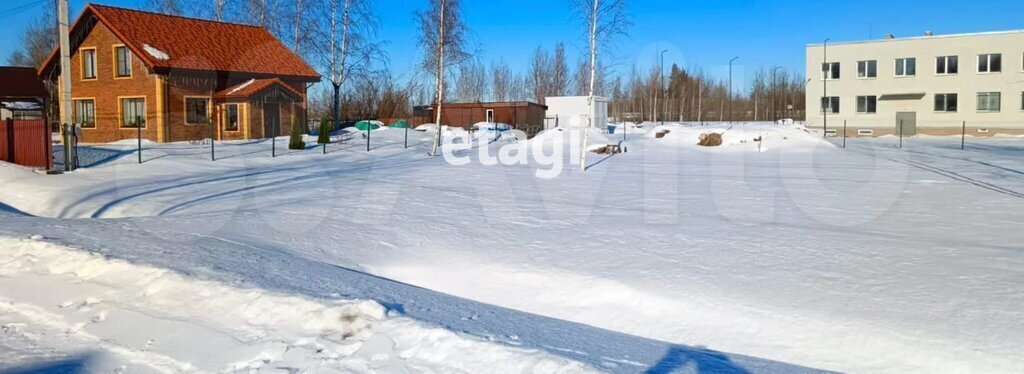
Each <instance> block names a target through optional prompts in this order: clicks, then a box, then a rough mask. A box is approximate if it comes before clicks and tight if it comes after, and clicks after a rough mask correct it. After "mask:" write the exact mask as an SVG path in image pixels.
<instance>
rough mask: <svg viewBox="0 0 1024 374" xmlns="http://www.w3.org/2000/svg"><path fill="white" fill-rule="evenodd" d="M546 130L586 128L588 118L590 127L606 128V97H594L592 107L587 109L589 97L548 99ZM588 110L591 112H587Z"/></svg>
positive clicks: (546, 99)
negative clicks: (591, 121)
mask: <svg viewBox="0 0 1024 374" xmlns="http://www.w3.org/2000/svg"><path fill="white" fill-rule="evenodd" d="M544 101H545V102H546V103H547V104H548V109H547V114H546V116H547V121H546V126H545V127H546V128H547V129H550V128H554V127H586V126H587V123H588V118H593V119H594V120H593V123H592V124H591V126H592V127H596V128H599V129H602V130H603V129H606V128H608V103H609V102H610V101H611V100H608V98H606V97H600V96H595V97H594V105H593V106H592V107H589V105H588V103H589V101H590V97H589V96H557V97H548V98H545V99H544ZM588 107H589V109H592V111H590V112H588Z"/></svg>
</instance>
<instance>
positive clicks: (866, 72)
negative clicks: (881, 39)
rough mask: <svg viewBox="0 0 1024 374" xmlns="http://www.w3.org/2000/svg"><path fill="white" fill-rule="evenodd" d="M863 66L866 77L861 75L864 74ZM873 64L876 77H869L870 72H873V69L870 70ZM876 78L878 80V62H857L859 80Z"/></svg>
mask: <svg viewBox="0 0 1024 374" xmlns="http://www.w3.org/2000/svg"><path fill="white" fill-rule="evenodd" d="M861 64H863V65H864V70H863V73H864V75H861V72H862V71H861V69H860V68H861ZM871 64H874V65H875V75H869V74H870V72H871V69H870V66H871ZM876 78H878V60H862V61H857V79H876Z"/></svg>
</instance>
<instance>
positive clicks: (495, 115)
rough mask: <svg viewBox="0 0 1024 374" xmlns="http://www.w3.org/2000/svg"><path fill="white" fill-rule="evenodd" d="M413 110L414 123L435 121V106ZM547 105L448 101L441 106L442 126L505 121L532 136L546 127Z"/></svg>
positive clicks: (415, 124)
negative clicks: (545, 114)
mask: <svg viewBox="0 0 1024 374" xmlns="http://www.w3.org/2000/svg"><path fill="white" fill-rule="evenodd" d="M414 109H415V110H414V111H413V114H414V118H413V125H414V126H418V125H421V124H424V123H434V121H435V120H436V119H435V118H436V117H435V116H436V113H435V112H434V108H433V107H425V106H417V107H416V108H414ZM547 109H548V107H547V106H544V105H541V104H537V103H533V102H529V101H514V102H494V103H445V104H444V105H442V106H441V122H442V124H443V125H447V126H454V127H462V128H465V129H469V128H470V127H472V126H473V125H475V124H477V123H480V122H488V123H504V124H508V125H512V127H513V128H514V129H516V130H520V131H523V132H525V133H526V135H527V136H528V137H533V136H534V135H536V134H537V133H538V132H540V131H541V130H544V113H545V112H546V111H547Z"/></svg>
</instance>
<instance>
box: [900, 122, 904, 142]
mask: <svg viewBox="0 0 1024 374" xmlns="http://www.w3.org/2000/svg"><path fill="white" fill-rule="evenodd" d="M900 148H903V120H900Z"/></svg>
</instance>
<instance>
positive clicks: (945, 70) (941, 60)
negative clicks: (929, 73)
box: [935, 56, 960, 75]
mask: <svg viewBox="0 0 1024 374" xmlns="http://www.w3.org/2000/svg"><path fill="white" fill-rule="evenodd" d="M958 60H959V58H958V57H957V56H940V57H936V58H935V74H938V75H952V74H956V73H957V72H959V70H960V67H959V66H958V65H959V61H958Z"/></svg>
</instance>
